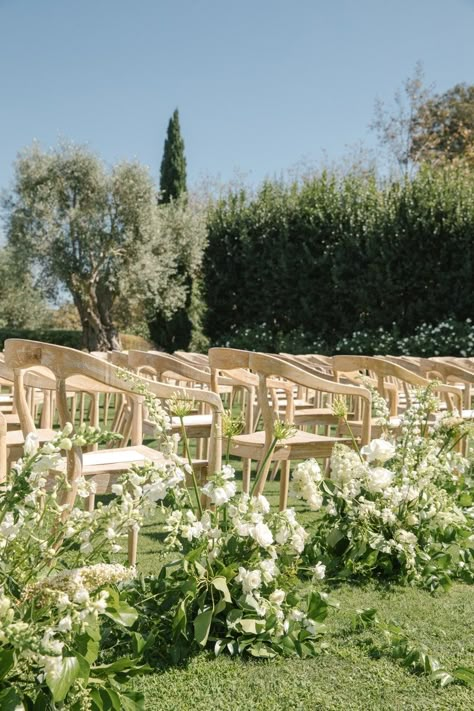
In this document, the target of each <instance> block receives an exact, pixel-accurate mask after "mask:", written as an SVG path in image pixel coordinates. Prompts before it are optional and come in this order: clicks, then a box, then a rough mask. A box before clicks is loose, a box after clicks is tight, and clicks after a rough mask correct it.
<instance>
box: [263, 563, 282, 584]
mask: <svg viewBox="0 0 474 711" xmlns="http://www.w3.org/2000/svg"><path fill="white" fill-rule="evenodd" d="M260 569H261V571H262V574H263V579H264V581H265V582H266V583H271V582H272V580H273V579H274V578H275V577H276V576H277V575H278V573H279V570H278V568H277V566H276V565H275V561H274V560H272V559H271V558H266V559H265V560H262V562H261V563H260Z"/></svg>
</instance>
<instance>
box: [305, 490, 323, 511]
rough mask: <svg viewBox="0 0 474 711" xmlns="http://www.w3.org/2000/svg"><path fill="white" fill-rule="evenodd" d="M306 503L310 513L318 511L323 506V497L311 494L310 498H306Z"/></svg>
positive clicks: (314, 493)
mask: <svg viewBox="0 0 474 711" xmlns="http://www.w3.org/2000/svg"><path fill="white" fill-rule="evenodd" d="M307 502H308V506H309V508H310V509H311V511H319V509H320V508H321V506H322V505H323V497H322V496H321V494H318V493H316V492H312V493H311V494H310V496H308V498H307Z"/></svg>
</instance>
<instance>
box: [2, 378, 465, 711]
mask: <svg viewBox="0 0 474 711" xmlns="http://www.w3.org/2000/svg"><path fill="white" fill-rule="evenodd" d="M124 377H126V378H127V380H129V381H131V382H134V379H133V376H132V375H131V374H125V375H124ZM138 388H139V392H140V394H141V395H142V396H143V397H144V399H145V404H146V406H147V410H148V417H150V418H151V419H153V420H154V421H155V422H156V427H157V436H158V439H159V446H160V449H161V450H162V451H163V452H164V453H166V460H165V461H164V462H163V463H160V464H157V463H145V465H144V466H141V467H136V466H132V468H131V470H130V471H129V472H127V473H125V474H124V475H122V477H121V478H120V480H119V481H118V482H117V483H116V484H114V485H113V487H112V491H113V494H114V495H115V496H114V498H113V499H112V500H111V501H110V502H109V503H107V504H103V503H101V502H99V503H98V504H97V505H96V507H95V509H94V510H93V511H88V507H87V506H85V505H84V503H85V501H86V500H87V498H88V497H89V496H90V494H93V493H94V485H93V482H90V481H87V480H86V479H84V478H81V479H80V480H79V481H78V482H76V485H77V497H76V501H75V502H74V504H73V505H72V507H70V505H69V503H65V502H67V501H68V498H67V496H66V494H67V492H68V489H69V488H70V483H68V481H67V477H66V474H65V473H61V472H65V468H64V466H63V461H64V460H63V455H64V452H67V451H68V450H70V449H71V448H72V447H81V446H89V445H93V444H96V445H100V444H102V443H105V442H109V441H110V440H111V439H113V438H114V437H115V436H114V435H111V434H110V433H105V432H104V433H102V432H100V431H99V430H97V429H95V428H91V427H86V426H82V427H81V428H79V429H78V430H77V431H76V432H75V433H73V428H72V426H71V425H66V427H65V429H64V430H63V431H61V432H58V434H57V436H56V437H55V438H54V440H53V441H52V442H50V443H48V444H45V445H44V446H42V447H39V446H38V442H37V439H36V438H35V436H34V435H31V436H29V437H28V438H27V441H26V444H25V456H24V458H23V459H22V460H20V461H18V462H17V464H16V465H15V467H14V470H13V471H12V473H11V475H10V478H9V480H8V482H7V483H6V484H4V485H2V488H1V490H0V550H1V556H2V557H1V562H0V708H12V709H22V708H23V709H32V708H45V709H46V708H51V709H54V708H70V709H75V710H77V711H79V710H80V709H81V710H82V709H91V711H101V710H102V709H122V708H124V709H142V708H144V697H143V695H142V694H141V693H139V692H137V691H134V690H133V689H132V688H131V686H130V680H131V678H132V677H133V676H134V675H136V674H144V673H146V672H148V671H150V669H151V668H152V667H156V666H157V665H159V664H161V663H163V662H167V663H168V662H170V661H171V662H174V663H176V662H179V661H181V660H183V659H184V658H186V657H188V656H189V655H191V654H194V653H196V652H198V651H200V650H209V651H211V652H212V653H213V654H215V655H219V654H222V653H227V654H230V655H250V656H252V657H257V658H272V657H275V656H277V655H284V656H287V655H298V656H301V657H306V656H311V655H314V654H317V653H318V652H319V651H320V650H321V636H322V635H323V634H324V631H325V625H324V623H325V619H326V617H327V615H328V612H329V610H330V608H331V607H337V603H335V602H333V601H332V600H331V599H330V598H329V597H328V595H327V594H326V593H325V592H324V591H323V588H322V585H326V581H327V580H331V579H334V578H339V579H341V578H364V577H367V576H371V577H374V576H378V577H380V578H383V579H387V580H396V581H398V582H406V583H414V584H418V585H422V586H424V587H427V588H429V589H430V590H434V589H436V588H437V587H439V586H442V587H444V588H446V587H448V586H449V584H450V581H451V580H452V579H454V578H460V579H463V580H465V581H468V582H472V580H473V576H474V534H473V525H472V523H473V518H474V506H473V501H472V498H471V497H472V489H473V486H472V485H473V481H472V476H473V472H472V465H471V464H470V463H469V461H468V459H467V458H466V457H464V456H462V454H461V453H460V452H459V451H458V449H459V447H458V444H459V442H460V441H461V439H462V438H463V437H465V436H466V435H467V434H468V433H469V431H470V425H469V424H468V423H465V422H464V421H463V420H462V419H461V418H459V417H457V416H456V415H455V414H454V415H453V414H451V413H446V414H445V415H443V416H439V403H438V401H437V400H436V398H434V396H433V394H432V389H431V388H427V389H425V390H423V391H420V392H419V393H418V395H417V398H416V401H415V404H413V405H412V407H411V408H409V410H408V411H407V413H406V415H405V418H404V423H403V427H402V430H401V435H400V437H398V439H395V438H394V437H393V436H392V435H391V432H390V429H389V423H388V419H386V411H385V408H384V404H383V402H378V401H377V402H376V403H375V404H376V408H377V412H378V413H379V415H380V417H381V419H382V420H384V434H383V436H382V437H380V438H378V439H375V440H373V441H372V442H371V443H370V444H369V445H367V446H366V447H364V448H362V449H361V450H360V451H358V449H357V446H356V445H355V440H354V445H355V446H354V448H349V447H345V446H342V445H341V446H337V447H336V448H335V449H334V451H333V455H332V457H331V462H330V470H329V471H328V472H327V473H323V472H322V470H321V468H320V466H319V464H318V463H317V462H316V461H314V460H309V461H306V462H302V463H300V464H298V465H297V466H296V467H295V469H294V472H293V479H292V488H293V494H294V496H296V497H297V498H300V499H304V500H305V501H306V503H307V506H308V508H309V509H311V510H312V511H314V512H315V515H314V523H313V524H312V525H311V526H310V527H309V528H308V529H307V530H305V528H304V527H303V526H302V525H301V524H300V522H299V521H298V518H297V515H296V513H295V511H294V509H292V508H289V509H287V510H285V511H280V512H277V511H274V510H272V509H271V507H270V504H269V501H268V499H267V498H266V497H264V496H262V495H259V496H255V495H253V492H254V491H255V489H256V485H257V482H258V479H259V476H260V472H261V471H262V469H263V466H264V463H262V465H261V467H260V469H259V470H258V471H257V474H256V477H255V480H254V485H253V489H252V491H251V493H250V494H244V493H240V492H239V490H238V486H237V482H236V480H235V472H234V469H233V468H232V466H231V465H230V463H229V458H228V457H227V462H226V464H225V465H224V466H223V467H222V470H221V471H219V472H217V473H214V474H213V475H212V476H210V477H209V479H208V480H207V481H206V482H205V483H204V484H203V485H200V484H199V482H198V480H197V478H196V475H195V473H194V471H193V469H192V466H191V461H190V455H189V446H188V443H187V439H186V433H185V429H184V427H183V433H182V441H183V446H184V453H185V457H184V458H183V457H181V456H178V454H177V446H178V438H177V437H176V436H170V434H169V430H170V415H174V416H177V417H179V418H180V419H181V422H182V424H183V422H184V417H185V416H186V414H187V413H188V412H189V410H190V408H191V407H192V403H190V402H188V401H186V400H183V399H180V398H173V399H172V400H170V401H169V402H168V403H166V407H165V406H163V405H162V404H160V403H158V402H157V401H156V400H155V399H154V398H153V396H152V395H150V394H149V393H148V391H147V390H146V388H144V387H143V385H142V384H140V385H137V389H138ZM335 409H336V410H337V412H338V414H339V416H341V417H344V418H346V421H347V425H348V427H350V422H349V421H348V420H347V412H346V411H345V406H344V403H342V402H336V404H335ZM241 426H242V422H241V421H239V420H238V419H237V420H235V419H233V418H232V417H231V416H230V414H227V415H226V418H225V428H226V432H225V436H226V438H227V444H228V443H229V441H230V438H231V437H232V436H235V434H236V433H238V431H239V429H240V428H241ZM291 434H292V427H291V426H290V425H288V424H287V423H277V424H276V426H275V431H274V440H273V445H272V446H276V443H277V442H278V441H279V440H280V439H286V438H288V437H290V436H291ZM226 451H227V452H228V451H229V447H228V446H227V447H226ZM270 454H271V453H269V454H268V456H270ZM51 470H54V472H55V475H54V478H53V477H51V476H50V474H49V472H51ZM157 509H158V511H159V512H160V520H161V533H162V536H163V545H162V546H161V552H160V555H161V558H162V562H163V565H162V567H161V570H160V572H159V573H158V575H153V576H147V577H143V576H139V575H138V574H137V571H136V570H135V569H133V568H130V567H125V566H124V565H122V564H121V563H119V562H117V560H122V561H123V553H124V551H123V548H124V546H123V542H124V540H125V539H126V537H127V535H128V532H129V530H130V528H131V527H134V528H136V529H139V528H140V527H141V526H142V525H143V523H144V521H146V519H147V517H149V516H150V515H153V516H154V517H156V512H157ZM302 577H303V578H305V580H306V581H308V578H309V579H310V581H311V582H310V584H306V585H305V586H302V585H301V578H302ZM451 678H452V679H454V678H455V677H451Z"/></svg>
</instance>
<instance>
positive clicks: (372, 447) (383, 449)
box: [360, 439, 395, 464]
mask: <svg viewBox="0 0 474 711" xmlns="http://www.w3.org/2000/svg"><path fill="white" fill-rule="evenodd" d="M360 451H361V454H365V455H366V456H367V460H368V461H369V462H373V461H378V462H380V463H381V464H383V463H384V462H386V461H388V460H389V459H391V458H392V457H393V455H394V454H395V447H394V446H393V444H391V443H390V442H387V440H386V439H373V440H372V442H371V443H370V444H366V445H365V447H362V449H361V450H360Z"/></svg>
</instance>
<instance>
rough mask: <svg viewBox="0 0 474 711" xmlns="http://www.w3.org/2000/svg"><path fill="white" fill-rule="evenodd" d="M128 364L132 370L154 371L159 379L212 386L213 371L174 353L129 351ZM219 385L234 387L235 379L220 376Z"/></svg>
mask: <svg viewBox="0 0 474 711" xmlns="http://www.w3.org/2000/svg"><path fill="white" fill-rule="evenodd" d="M128 364H129V367H130V368H132V370H136V371H137V372H141V371H142V370H144V371H145V372H150V373H151V372H152V373H153V374H154V375H155V376H156V377H157V379H158V380H162V379H168V378H170V379H172V380H178V381H183V380H184V381H186V382H189V383H192V384H193V386H194V387H195V386H196V385H197V386H198V387H200V386H206V387H207V388H210V386H211V373H210V371H209V369H208V368H207V369H206V370H204V369H203V368H201V367H199V366H198V365H193V364H191V361H185V360H181V359H180V358H177V357H176V356H174V355H169V354H168V353H161V352H159V351H135V350H131V351H129V352H128ZM218 385H219V387H224V386H228V387H232V385H235V381H234V380H232V378H227V377H223V376H219V378H218Z"/></svg>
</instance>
